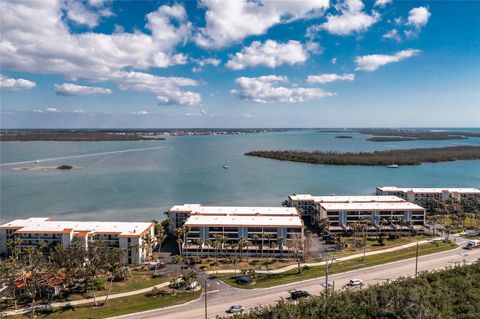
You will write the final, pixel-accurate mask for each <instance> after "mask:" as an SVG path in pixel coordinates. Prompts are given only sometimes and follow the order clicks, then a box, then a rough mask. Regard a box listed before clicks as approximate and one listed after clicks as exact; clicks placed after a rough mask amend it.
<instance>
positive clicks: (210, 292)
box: [207, 289, 220, 294]
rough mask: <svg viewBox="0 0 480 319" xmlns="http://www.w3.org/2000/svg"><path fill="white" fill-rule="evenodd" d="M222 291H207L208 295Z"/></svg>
mask: <svg viewBox="0 0 480 319" xmlns="http://www.w3.org/2000/svg"><path fill="white" fill-rule="evenodd" d="M219 291H220V290H218V289H217V290H212V291H207V294H213V293H214V292H219Z"/></svg>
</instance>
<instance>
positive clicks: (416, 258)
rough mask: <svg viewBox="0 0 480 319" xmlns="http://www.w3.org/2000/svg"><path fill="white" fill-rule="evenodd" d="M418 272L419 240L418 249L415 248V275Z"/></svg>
mask: <svg viewBox="0 0 480 319" xmlns="http://www.w3.org/2000/svg"><path fill="white" fill-rule="evenodd" d="M417 273H418V241H417V249H416V250H415V277H417Z"/></svg>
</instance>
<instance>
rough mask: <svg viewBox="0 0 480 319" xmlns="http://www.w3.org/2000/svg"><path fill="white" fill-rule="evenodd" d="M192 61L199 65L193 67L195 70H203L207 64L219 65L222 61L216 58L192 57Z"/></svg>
mask: <svg viewBox="0 0 480 319" xmlns="http://www.w3.org/2000/svg"><path fill="white" fill-rule="evenodd" d="M192 61H193V62H195V63H197V65H198V67H194V68H192V71H193V72H200V71H202V70H203V67H204V66H207V65H213V66H219V65H220V63H221V61H220V60H219V59H216V58H201V59H192Z"/></svg>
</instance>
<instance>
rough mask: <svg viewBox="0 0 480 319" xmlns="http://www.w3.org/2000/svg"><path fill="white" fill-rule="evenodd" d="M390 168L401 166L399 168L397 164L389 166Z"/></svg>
mask: <svg viewBox="0 0 480 319" xmlns="http://www.w3.org/2000/svg"><path fill="white" fill-rule="evenodd" d="M387 167H388V168H399V167H400V166H398V165H397V164H391V165H387Z"/></svg>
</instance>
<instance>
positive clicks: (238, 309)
mask: <svg viewBox="0 0 480 319" xmlns="http://www.w3.org/2000/svg"><path fill="white" fill-rule="evenodd" d="M244 311H245V308H243V306H240V305H233V306H230V308H228V309H227V312H228V313H241V312H244Z"/></svg>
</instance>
